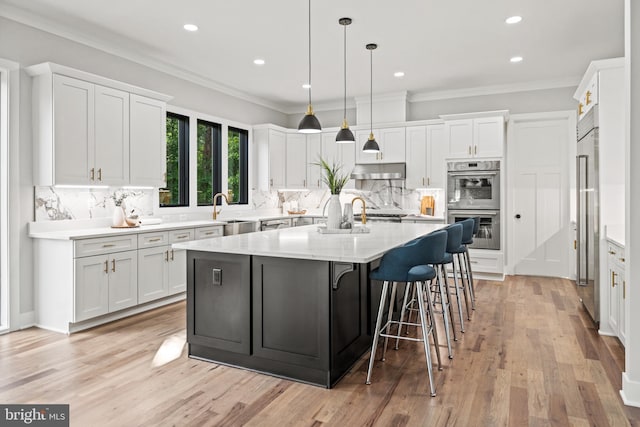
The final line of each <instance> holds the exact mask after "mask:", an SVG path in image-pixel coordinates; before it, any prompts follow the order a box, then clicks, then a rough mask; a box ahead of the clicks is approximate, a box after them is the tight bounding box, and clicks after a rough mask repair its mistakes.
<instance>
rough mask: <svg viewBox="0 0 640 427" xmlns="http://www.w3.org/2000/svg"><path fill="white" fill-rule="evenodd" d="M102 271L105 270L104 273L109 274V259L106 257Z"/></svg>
mask: <svg viewBox="0 0 640 427" xmlns="http://www.w3.org/2000/svg"><path fill="white" fill-rule="evenodd" d="M104 272H105V273H106V274H109V260H108V259H106V260H105V261H104Z"/></svg>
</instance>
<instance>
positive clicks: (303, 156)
mask: <svg viewBox="0 0 640 427" xmlns="http://www.w3.org/2000/svg"><path fill="white" fill-rule="evenodd" d="M285 165H286V187H287V188H305V187H306V184H307V136H306V135H305V134H302V133H290V134H287V151H286V160H285Z"/></svg>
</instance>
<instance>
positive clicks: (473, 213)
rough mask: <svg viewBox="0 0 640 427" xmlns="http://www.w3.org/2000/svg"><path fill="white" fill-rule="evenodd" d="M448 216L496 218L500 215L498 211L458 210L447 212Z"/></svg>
mask: <svg viewBox="0 0 640 427" xmlns="http://www.w3.org/2000/svg"><path fill="white" fill-rule="evenodd" d="M448 213H449V215H469V216H487V215H491V216H497V215H499V214H500V211H485V210H483V211H459V210H449V212H448Z"/></svg>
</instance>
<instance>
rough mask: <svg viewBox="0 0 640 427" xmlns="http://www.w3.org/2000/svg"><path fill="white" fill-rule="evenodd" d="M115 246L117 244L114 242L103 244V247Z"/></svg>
mask: <svg viewBox="0 0 640 427" xmlns="http://www.w3.org/2000/svg"><path fill="white" fill-rule="evenodd" d="M114 246H115V245H114V244H112V243H105V244H103V245H102V247H103V248H112V247H114Z"/></svg>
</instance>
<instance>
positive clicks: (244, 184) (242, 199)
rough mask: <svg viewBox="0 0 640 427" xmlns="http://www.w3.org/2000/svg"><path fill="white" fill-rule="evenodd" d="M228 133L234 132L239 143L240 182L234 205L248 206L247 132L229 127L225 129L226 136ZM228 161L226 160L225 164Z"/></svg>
mask: <svg viewBox="0 0 640 427" xmlns="http://www.w3.org/2000/svg"><path fill="white" fill-rule="evenodd" d="M229 132H235V133H238V134H239V135H240V141H239V144H238V145H239V147H238V149H239V155H240V159H239V160H240V168H239V173H240V182H239V190H240V194H239V197H238V201H237V202H236V203H234V204H237V205H247V204H249V131H248V130H246V129H241V128H237V127H234V126H229V127H228V129H227V135H228V134H229ZM228 161H229V159H228V158H227V162H228Z"/></svg>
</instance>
